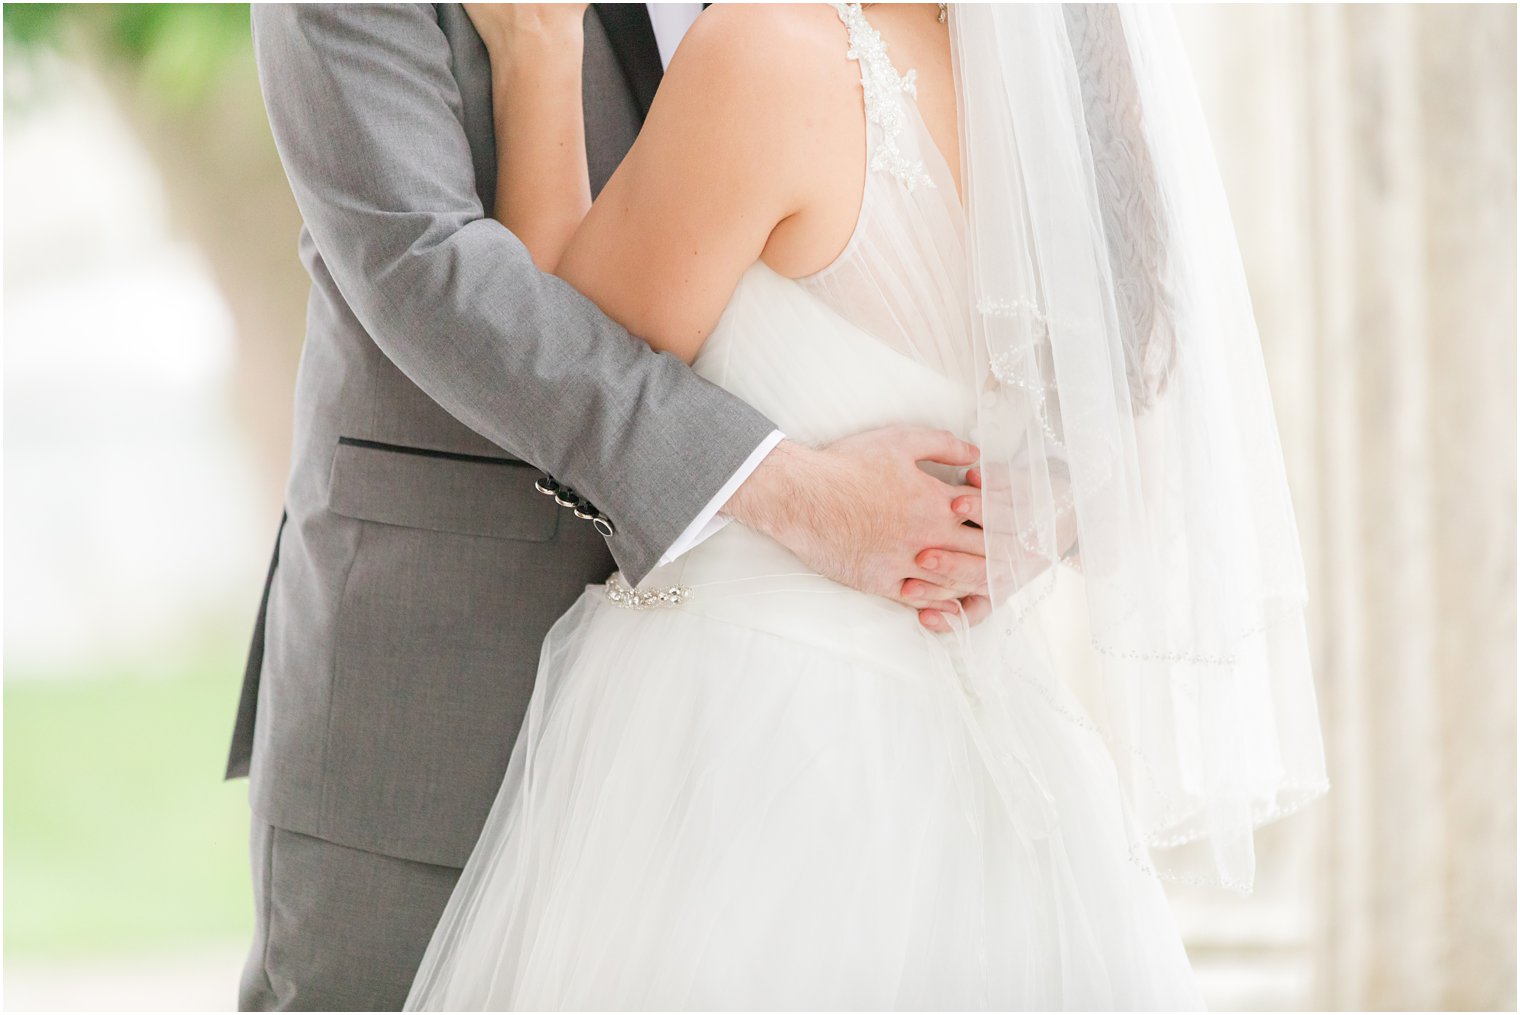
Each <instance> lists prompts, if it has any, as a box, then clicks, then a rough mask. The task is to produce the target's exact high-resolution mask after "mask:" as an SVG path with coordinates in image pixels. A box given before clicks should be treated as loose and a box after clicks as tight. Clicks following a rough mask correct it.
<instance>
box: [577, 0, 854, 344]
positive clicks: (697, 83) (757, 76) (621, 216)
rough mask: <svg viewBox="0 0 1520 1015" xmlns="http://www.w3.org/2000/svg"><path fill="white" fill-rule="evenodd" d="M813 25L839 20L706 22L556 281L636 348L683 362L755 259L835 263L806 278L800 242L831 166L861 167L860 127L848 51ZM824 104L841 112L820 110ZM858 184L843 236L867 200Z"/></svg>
mask: <svg viewBox="0 0 1520 1015" xmlns="http://www.w3.org/2000/svg"><path fill="white" fill-rule="evenodd" d="M806 6H807V7H809V8H811V7H813V5H806ZM807 17H822V18H824V19H828V18H834V15H833V13H832V12H831V11H829V10H828V9H827V8H820V9H818V10H801V9H790V10H786V9H777V8H775V7H772V6H769V5H747V4H739V5H732V6H718V7H713V8H710V9H709V10H707V11H706V12H705V13H703V14H702V16H701V17H700V18H698V19H697V22H696V24H694V25H693V26H692V28H691V30H690V31H689V32H688V33H687V35H686V37H685V39H684V40H683V41H682V43H681V46H680V49H679V50H678V52H677V53H676V55H675V58H674V59H673V60H672V61H671V65H670V69H669V70H668V72H667V73H666V75H665V77H664V79H663V81H662V82H661V84H660V89H659V91H658V93H657V94H656V96H655V100H654V104H653V106H652V108H651V109H650V112H649V116H648V119H647V120H646V122H645V124H644V127H643V129H642V130H641V131H640V133H639V136H638V140H637V141H636V142H635V143H634V145H633V148H632V149H631V150H630V151H629V153H628V155H627V157H626V158H625V159H624V160H623V162H622V164H621V165H620V166H619V167H618V169H617V172H616V173H614V174H613V176H612V178H611V179H610V180H609V181H608V183H607V185H606V187H605V188H604V189H603V190H602V192H601V194H600V195H598V197H597V200H596V203H595V204H594V205H593V206H592V208H591V212H590V214H588V215H587V216H586V219H585V221H584V222H583V223H582V224H581V226H580V228H579V229H578V230H577V231H576V233H575V236H574V237H573V239H572V240H571V242H570V245H569V248H568V249H567V250H566V251H565V254H564V256H563V258H562V259H561V261H560V264H559V267H558V269H557V274H559V275H560V276H561V277H562V278H564V279H565V280H566V281H568V282H569V283H570V284H571V285H573V286H575V287H576V288H577V289H579V290H580V291H581V292H583V293H585V294H586V295H588V296H590V297H591V299H592V300H594V301H595V302H596V303H597V305H598V306H600V307H601V308H602V310H603V311H604V312H605V313H607V315H608V316H610V317H612V318H613V319H614V320H617V321H618V322H620V323H622V324H623V325H624V326H625V327H626V328H628V329H629V330H630V331H631V332H632V333H633V334H635V335H639V336H640V337H642V338H643V339H645V340H646V341H647V342H649V343H650V344H651V345H653V346H654V347H655V348H657V349H661V350H665V351H669V352H671V353H673V354H675V355H677V356H679V357H681V358H682V359H684V360H686V361H688V362H690V361H691V360H692V359H693V358H694V357H695V356H696V354H697V351H698V349H700V347H701V345H702V342H703V341H704V340H705V339H706V338H707V336H708V334H709V333H710V332H711V331H712V329H713V326H714V325H715V324H716V323H717V321H718V317H719V316H720V315H721V313H722V311H723V308H724V306H725V305H726V304H727V302H728V300H729V297H730V296H731V295H732V294H733V290H734V287H735V285H736V284H737V283H738V280H739V277H740V275H742V274H743V273H744V271H745V269H747V268H748V267H750V266H751V265H752V264H754V263H755V261H756V260H757V259H758V258H761V257H762V256H764V257H765V259H766V260H767V261H768V262H769V263H771V265H772V266H773V267H776V268H777V269H778V270H780V271H782V273H783V274H801V273H802V272H803V271H805V270H807V269H808V268H809V267H822V266H823V264H824V263H826V261H827V259H828V256H831V255H832V253H833V252H834V250H832V249H830V250H828V251H826V252H825V253H826V254H827V255H828V256H819V257H818V258H817V263H815V264H811V265H809V264H807V263H804V262H805V259H806V258H807V257H808V256H809V254H808V250H807V249H806V248H807V244H806V243H805V242H799V237H801V236H803V235H804V234H809V235H810V234H813V233H817V232H818V231H819V228H818V227H819V226H820V225H823V224H825V223H823V222H822V218H823V217H822V216H820V215H818V214H817V207H818V205H819V203H820V200H821V198H822V197H823V196H824V195H827V194H829V192H830V187H831V181H833V180H834V179H835V178H836V177H838V176H840V174H839V173H836V172H834V171H833V170H834V168H835V166H834V165H833V164H832V163H831V160H833V159H835V158H837V153H838V152H839V151H840V150H841V148H842V147H843V148H844V150H846V151H847V152H848V153H849V155H851V156H853V157H854V159H856V160H858V159H859V150H860V149H859V144H860V142H859V141H855V143H854V144H850V141H849V139H850V138H851V137H852V132H853V134H854V135H859V134H860V132H861V131H862V130H863V127H862V125H861V122H860V119H861V117H860V112H859V109H858V106H856V107H852V104H851V102H850V99H849V96H850V92H849V87H850V84H851V80H852V79H851V76H850V70H849V66H848V65H846V64H844V62H843V61H842V60H841V54H842V36H840V37H839V38H835V36H834V34H832V33H829V32H823V33H820V32H819V31H818V30H817V28H816V26H815V25H808V24H807V23H806V22H805V21H803V20H802V19H803V18H807ZM829 89H834V90H836V91H837V92H838V93H839V94H840V96H841V101H839V102H834V103H831V102H827V101H820V95H825V96H827V95H829V94H830V91H829ZM856 101H857V102H858V100H856ZM841 138H844V139H846V140H845V143H844V145H843V146H842V145H841ZM850 175H851V174H850V173H848V172H846V173H844V174H843V176H844V180H845V183H846V185H847V186H849V187H852V188H854V191H855V193H854V194H853V195H851V196H849V197H847V198H846V200H845V204H846V207H845V208H844V214H845V216H846V217H847V219H848V221H847V222H846V223H844V229H843V233H845V234H847V233H848V229H849V225H850V224H852V223H853V218H854V212H855V207H856V206H857V205H858V200H859V199H858V193H859V191H858V188H859V176H858V175H856V176H855V177H854V179H853V180H851V179H850ZM834 221H835V222H838V218H837V217H836V219H835V220H834ZM825 245H827V244H825ZM836 246H837V244H836Z"/></svg>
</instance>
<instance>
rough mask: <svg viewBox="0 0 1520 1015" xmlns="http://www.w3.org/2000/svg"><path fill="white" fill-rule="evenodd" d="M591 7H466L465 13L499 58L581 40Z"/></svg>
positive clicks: (493, 53)
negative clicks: (528, 48) (531, 47)
mask: <svg viewBox="0 0 1520 1015" xmlns="http://www.w3.org/2000/svg"><path fill="white" fill-rule="evenodd" d="M587 6H589V5H588V4H513V3H505V4H465V5H464V9H465V13H466V14H468V15H469V16H470V21H471V22H473V23H474V25H475V31H477V32H479V33H480V38H481V41H482V42H484V43H485V44H486V50H487V52H489V53H490V54H491V56H492V59H493V62H494V61H495V60H496V59H501V58H510V57H512V56H515V55H517V54H519V53H520V52H521V51H522V49H523V48H524V47H528V46H544V45H547V46H556V45H559V44H560V43H562V42H564V41H565V40H566V39H578V38H579V37H580V33H581V26H582V25H583V24H584V22H585V20H586V8H587Z"/></svg>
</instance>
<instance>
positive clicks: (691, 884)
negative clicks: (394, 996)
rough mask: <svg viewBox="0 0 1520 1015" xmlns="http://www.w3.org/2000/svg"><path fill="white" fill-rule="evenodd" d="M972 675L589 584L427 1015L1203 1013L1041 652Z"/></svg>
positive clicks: (1104, 776)
mask: <svg viewBox="0 0 1520 1015" xmlns="http://www.w3.org/2000/svg"><path fill="white" fill-rule="evenodd" d="M995 624H996V618H995V619H994V621H993V622H990V623H989V624H988V625H984V626H987V627H989V628H991V627H994V626H995ZM986 639H987V643H988V644H992V639H993V634H992V633H990V632H989V633H988V634H987V635H986ZM978 652H979V650H978V646H977V644H976V643H975V640H974V637H973V638H968V637H967V636H965V635H962V636H960V637H956V636H949V635H932V634H929V633H928V632H925V631H923V630H922V629H921V628H919V627H918V626H917V624H916V620H915V618H914V617H913V614H912V612H911V611H908V610H905V609H903V608H901V607H897V606H895V605H893V604H890V603H886V602H884V601H879V600H871V599H868V598H867V597H864V596H856V595H853V594H852V595H848V596H836V597H830V596H811V597H809V596H807V595H803V594H798V595H790V596H763V595H761V596H753V597H748V598H746V597H742V596H740V597H735V598H731V599H728V600H726V601H725V602H724V604H723V605H722V607H721V608H714V609H710V610H708V611H706V612H703V611H700V610H695V609H691V608H684V607H682V608H673V609H658V608H657V609H649V610H630V609H624V608H620V607H618V606H616V605H613V604H612V603H610V602H609V601H608V599H607V597H606V595H605V589H604V587H602V586H595V587H593V588H591V589H589V590H588V591H587V593H586V594H585V595H584V596H583V597H582V598H581V600H579V602H578V603H577V604H576V605H575V607H573V608H572V609H571V610H570V612H569V613H567V614H566V615H565V617H563V618H562V619H561V620H560V621H559V623H558V624H557V625H556V626H555V628H554V630H553V631H552V632H551V633H550V635H549V638H548V639H547V641H546V643H545V646H544V650H543V655H542V662H541V667H540V671H539V677H538V684H537V687H536V689H535V692H534V698H533V702H532V704H531V706H530V710H529V713H528V716H527V718H526V720H525V721H524V725H523V729H522V731H521V734H520V737H519V739H518V741H517V744H516V747H515V749H514V753H513V756H512V761H511V764H510V767H509V769H508V772H507V775H506V778H505V781H504V783H503V786H502V790H501V794H500V796H499V797H498V799H497V802H496V804H495V807H494V809H493V810H492V812H491V815H490V817H489V819H488V821H487V824H486V827H485V831H484V833H483V835H482V837H481V839H480V841H479V843H478V845H477V846H476V849H475V851H474V854H473V855H472V857H471V859H470V861H469V864H468V866H467V868H466V870H465V872H464V875H463V876H462V878H461V880H460V882H459V885H458V887H457V888H456V890H455V892H454V895H453V898H452V899H451V901H450V903H449V906H448V908H447V911H446V912H445V914H444V916H443V919H442V921H441V923H440V925H439V927H438V930H437V931H436V933H435V935H434V937H433V940H432V943H431V944H430V946H429V949H428V952H427V956H426V958H425V959H424V962H423V965H422V968H421V970H420V971H419V973H418V975H417V979H416V982H415V983H414V985H413V988H412V993H411V997H410V998H409V999H408V1003H407V1007H408V1009H413V1010H449V1009H453V1010H482V1009H490V1010H499V1009H540V1010H541V1009H614V1010H618V1009H621V1010H628V1009H688V1010H689V1009H702V1010H714V1009H749V1010H756V1009H759V1010H784V1009H949V1010H957V1009H984V1008H992V1009H1060V1008H1066V1009H1072V1008H1076V1009H1171V1010H1176V1009H1188V1008H1197V1007H1200V1001H1199V997H1198V994H1197V989H1196V985H1195V982H1194V978H1193V974H1192V971H1191V969H1190V967H1189V964H1188V959H1187V956H1186V954H1185V952H1184V950H1183V947H1182V944H1181V941H1180V939H1179V937H1178V933H1177V930H1176V927H1175V925H1174V922H1173V918H1172V914H1171V912H1170V910H1169V908H1168V904H1167V901H1166V899H1165V897H1164V895H1163V893H1162V890H1161V887H1160V885H1159V883H1158V882H1157V881H1156V879H1155V878H1154V877H1153V876H1152V875H1151V874H1150V873H1148V872H1147V871H1146V869H1145V866H1144V862H1143V858H1139V857H1137V856H1136V855H1135V854H1134V850H1133V846H1132V845H1131V844H1132V842H1133V841H1135V836H1133V835H1132V834H1131V833H1132V831H1133V830H1132V828H1131V827H1130V825H1129V819H1128V817H1127V812H1126V809H1125V805H1124V803H1123V801H1122V799H1121V796H1120V790H1119V786H1118V783H1117V780H1116V776H1115V772H1114V766H1113V764H1112V761H1111V758H1110V756H1109V755H1108V753H1107V749H1106V747H1105V745H1104V743H1103V741H1102V740H1101V739H1100V738H1099V737H1098V736H1097V735H1096V734H1095V733H1094V732H1092V731H1091V730H1090V729H1089V728H1087V727H1086V726H1085V725H1084V723H1083V722H1082V716H1083V713H1082V711H1081V707H1080V705H1079V704H1078V702H1077V701H1076V700H1075V698H1074V697H1073V696H1072V695H1071V694H1070V693H1069V692H1068V691H1067V690H1066V689H1065V688H1064V686H1063V685H1062V683H1061V682H1060V681H1059V680H1057V679H1055V677H1054V675H1053V674H1052V673H1051V672H1050V667H1049V663H1048V660H1047V657H1046V656H1045V655H1044V653H1043V651H1041V650H1038V649H1037V648H1036V647H1035V646H1033V645H1032V644H1029V643H1027V642H1024V641H1014V642H1008V641H1007V640H1004V641H1003V642H1002V643H1001V644H1000V645H999V647H998V649H997V653H996V657H995V658H993V657H992V656H991V655H989V654H986V653H983V654H981V655H979V654H978Z"/></svg>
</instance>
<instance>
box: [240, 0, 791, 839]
mask: <svg viewBox="0 0 1520 1015" xmlns="http://www.w3.org/2000/svg"><path fill="white" fill-rule="evenodd" d="M598 8H599V9H597V10H595V11H594V12H593V13H591V14H588V17H587V31H586V48H585V85H584V87H585V93H584V94H585V102H586V138H587V148H588V157H589V160H590V165H591V173H592V185H593V188H595V189H600V187H601V185H602V184H603V183H605V181H606V179H607V177H608V176H609V175H610V174H611V173H612V171H613V169H614V168H615V167H616V166H617V163H618V162H619V161H620V160H621V159H622V157H623V155H624V153H625V152H626V151H627V149H628V147H629V146H630V145H631V144H632V142H633V138H634V136H635V134H636V133H637V131H638V127H639V124H640V123H641V121H642V115H643V112H644V111H645V110H647V108H648V102H649V99H650V98H651V97H652V94H653V88H654V85H655V84H657V83H658V79H659V66H660V65H659V57H658V53H657V51H656V50H655V43H654V37H653V33H652V32H651V31H650V29H649V25H648V18H647V15H646V14H645V13H644V8H643V5H598ZM609 24H610V29H609ZM253 28H254V47H255V53H256V56H257V60H258V68H259V77H260V81H261V83H262V86H263V90H264V97H265V103H266V105H267V107H268V112H269V120H270V124H271V126H272V127H273V131H274V137H275V143H276V144H277V146H278V148H279V152H280V157H281V159H282V161H283V162H284V165H285V170H286V173H287V175H288V176H289V179H290V185H291V189H292V190H293V191H294V192H295V197H296V201H297V204H298V205H299V206H300V210H301V214H302V217H303V219H304V221H305V226H304V228H303V230H302V232H301V237H300V256H301V259H302V261H303V262H304V263H305V265H306V267H307V268H308V270H309V271H310V273H311V278H312V289H311V299H310V304H309V308H308V315H307V327H306V344H305V348H304V351H303V353H302V357H301V366H300V371H299V375H298V378H297V381H296V400H295V406H296V410H295V411H296V420H295V423H296V426H295V438H294V447H293V450H292V463H291V472H290V481H289V485H288V488H287V493H286V513H287V520H286V522H285V523H284V524H283V525H282V530H281V535H280V538H279V540H278V545H277V549H276V562H275V564H274V565H272V567H271V573H270V579H269V583H268V587H267V590H266V593H265V606H264V608H263V609H262V610H261V615H260V620H259V624H258V629H257V632H256V634H255V639H254V646H253V651H252V653H251V654H250V660H249V666H248V673H247V676H246V677H245V686H244V693H243V701H242V704H241V706H240V709H239V718H238V722H237V728H236V731H235V733H234V739H233V746H232V754H231V759H230V761H229V765H228V776H229V777H232V776H236V775H240V774H244V773H249V774H251V777H252V785H251V800H252V805H253V808H254V811H255V812H256V813H257V814H258V815H259V816H260V817H261V818H263V819H264V820H266V821H268V822H269V823H271V824H273V825H276V826H278V827H282V828H287V829H291V830H293V831H298V832H304V833H306V834H309V835H314V836H318V837H320V838H323V839H327V840H329V841H334V842H338V843H342V844H344V845H349V846H354V847H357V848H360V849H366V850H371V851H374V852H378V853H384V854H387V855H391V856H399V857H404V858H407V859H412V860H419V861H423V862H426V863H434V864H444V865H449V866H456V867H457V866H462V865H463V864H464V862H465V860H466V858H467V857H468V855H469V852H470V848H471V846H472V845H473V843H474V841H475V837H476V835H477V834H478V832H479V829H480V827H481V824H482V823H483V821H484V819H485V816H486V812H487V811H488V809H489V808H490V805H491V802H492V799H493V798H494V796H495V793H496V790H497V788H498V786H499V783H500V780H501V777H502V774H503V772H504V770H505V768H506V763H507V760H508V757H509V755H510V752H511V749H512V742H513V740H514V738H515V737H516V735H517V730H518V726H519V724H520V722H521V718H522V714H523V711H524V709H525V707H526V704H527V700H528V697H529V695H530V693H531V691H532V684H533V676H534V673H535V669H536V666H537V662H538V653H539V646H540V643H541V641H542V639H543V636H544V634H545V632H546V631H547V630H548V628H549V626H550V625H551V624H552V623H553V621H554V620H555V619H556V618H557V617H558V616H559V615H560V614H561V613H562V612H563V611H564V610H565V609H566V608H567V607H568V606H569V605H570V604H571V603H572V602H573V601H574V599H575V597H576V596H577V595H579V593H580V592H581V591H582V589H583V588H584V587H585V585H586V584H587V583H591V582H597V581H601V580H603V579H604V578H606V576H607V575H608V573H610V571H611V570H612V567H613V560H614V558H615V559H616V561H617V564H618V565H619V566H620V567H621V568H622V569H623V571H624V572H625V573H626V574H627V575H628V576H629V578H630V579H632V580H637V579H639V578H641V577H642V576H643V575H644V574H645V573H646V572H647V571H648V570H649V569H650V568H651V567H652V566H653V565H654V563H655V562H656V561H657V559H658V557H659V555H660V553H661V552H663V551H664V550H665V549H666V548H667V547H669V546H670V545H671V544H672V543H673V542H674V541H675V539H676V537H677V536H678V535H679V534H680V533H681V532H682V530H683V529H685V527H686V526H687V524H688V523H689V522H690V521H691V520H692V519H693V518H694V517H695V516H696V514H697V513H698V512H699V511H700V510H701V508H702V507H703V505H705V504H706V503H707V502H708V501H709V500H710V499H711V498H712V497H713V496H714V495H715V494H716V492H717V491H718V490H719V488H720V487H721V486H722V485H723V483H724V482H725V481H726V480H727V479H728V478H729V477H730V476H732V474H733V473H734V472H735V471H736V470H737V469H738V468H739V466H740V465H741V464H742V463H743V461H744V460H745V458H746V457H748V455H749V454H750V453H751V452H752V451H753V450H754V449H755V447H756V446H757V445H758V444H759V443H760V441H761V440H762V439H764V437H765V436H766V435H767V434H768V433H769V432H770V431H771V429H772V427H771V423H770V422H769V421H768V420H766V419H765V418H764V417H763V416H761V415H760V414H759V413H757V412H756V411H754V410H753V409H751V408H750V407H749V406H748V405H745V404H744V403H743V402H741V401H738V400H737V399H735V398H733V397H732V396H730V395H729V394H728V393H726V392H724V391H722V390H720V389H719V388H716V387H714V386H712V385H710V384H708V383H707V382H705V381H703V380H702V379H700V378H698V377H697V376H696V375H695V374H693V373H692V372H691V371H690V370H689V369H688V368H687V367H686V366H685V365H684V364H683V363H681V362H680V361H679V360H677V359H675V358H674V357H671V356H669V355H666V354H657V353H655V352H653V351H652V350H651V349H650V348H649V347H648V346H647V345H645V344H644V343H643V342H640V341H638V340H637V339H635V338H632V337H630V336H629V335H628V334H627V333H626V332H625V331H624V330H623V329H622V328H620V327H619V326H618V325H617V324H615V323H614V322H612V321H611V320H609V319H608V318H607V317H605V316H604V315H603V314H602V313H601V312H600V311H599V310H598V309H597V308H596V307H595V306H594V305H593V304H592V303H591V302H590V301H589V300H587V299H586V298H585V297H583V296H581V295H580V294H579V293H578V292H576V291H575V290H574V289H572V288H571V287H570V286H568V285H566V284H565V283H563V282H561V281H560V280H559V279H556V278H554V277H552V276H548V275H544V274H541V273H540V272H538V271H537V270H536V269H535V268H534V267H533V264H532V261H531V259H530V257H529V256H528V253H527V251H526V250H525V249H524V248H523V246H522V245H521V244H520V243H519V242H518V241H517V239H516V238H515V237H514V236H513V235H512V234H511V233H510V232H508V231H507V230H506V229H505V228H504V227H502V226H501V225H500V224H499V223H497V222H495V221H492V220H491V219H489V218H487V217H486V210H485V209H486V207H487V206H488V205H489V195H491V194H493V193H494V191H495V177H496V161H495V139H494V137H493V131H492V114H491V89H490V69H489V64H488V61H487V57H486V52H485V48H484V46H483V45H482V43H481V42H480V39H479V37H478V36H477V35H476V33H475V31H474V29H473V27H472V26H471V24H470V22H469V19H468V17H467V16H466V14H465V12H464V10H463V9H462V8H461V7H459V6H457V5H453V4H449V5H439V6H438V7H436V8H434V7H432V6H429V5H388V6H286V5H276V6H263V5H254V8H253ZM650 60H653V65H652V67H651V66H650ZM528 463H532V464H531V465H530V464H528ZM544 474H552V476H553V477H557V478H558V480H559V481H560V482H561V483H563V484H566V485H569V486H572V487H574V489H575V490H576V491H579V501H578V503H579V505H580V506H581V508H582V511H581V514H582V515H588V516H591V517H592V518H599V519H600V520H601V521H600V527H601V528H603V529H605V530H609V531H610V532H611V534H610V536H608V537H606V538H605V539H604V537H603V536H602V535H601V534H599V533H598V531H597V529H596V528H594V527H593V524H592V523H590V522H588V521H586V520H581V519H579V518H577V517H574V516H572V514H571V513H570V512H569V511H566V510H564V509H562V508H560V507H557V506H556V504H555V502H554V500H553V499H551V498H550V497H546V496H543V495H541V494H540V493H538V492H535V489H534V484H535V481H536V480H540V479H542V478H543V476H544ZM590 505H594V507H591V506H590ZM609 551H610V553H609Z"/></svg>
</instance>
